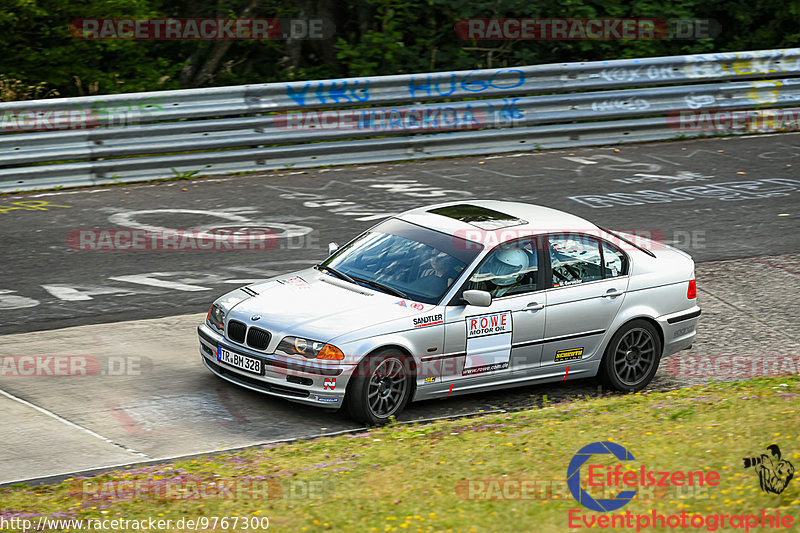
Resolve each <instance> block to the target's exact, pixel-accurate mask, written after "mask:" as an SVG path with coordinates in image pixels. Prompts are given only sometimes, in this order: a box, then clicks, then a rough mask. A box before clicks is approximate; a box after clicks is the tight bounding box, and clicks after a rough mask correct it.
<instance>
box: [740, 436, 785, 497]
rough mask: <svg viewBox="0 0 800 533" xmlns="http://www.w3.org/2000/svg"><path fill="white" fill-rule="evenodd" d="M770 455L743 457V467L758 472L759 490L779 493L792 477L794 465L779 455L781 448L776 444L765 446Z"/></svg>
mask: <svg viewBox="0 0 800 533" xmlns="http://www.w3.org/2000/svg"><path fill="white" fill-rule="evenodd" d="M767 450H769V453H770V455H767V454H765V453H762V454H761V457H745V458H743V459H742V461H744V467H745V468H752V469H753V470H755V471H756V474H758V481H759V483H760V485H761V490H763V491H764V492H771V493H772V494H780V493H781V492H783V491H784V489H786V486H787V485H789V482H790V481H791V480H792V478H793V477H794V465H793V464H792V463H790V462H789V461H787V460H786V459H783V458H782V457H781V449H780V447H779V446H778V445H777V444H770V445H769V446H767Z"/></svg>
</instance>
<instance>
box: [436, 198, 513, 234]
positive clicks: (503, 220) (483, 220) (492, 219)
mask: <svg viewBox="0 0 800 533" xmlns="http://www.w3.org/2000/svg"><path fill="white" fill-rule="evenodd" d="M428 213H433V214H435V215H442V216H445V217H448V218H454V219H456V220H460V221H461V222H466V223H467V224H472V225H473V226H475V227H478V228H481V229H485V230H493V229H500V228H507V227H509V226H519V225H520V224H525V223H526V221H524V220H522V219H519V218H517V217H512V216H511V215H507V214H505V213H501V212H500V211H495V210H494V209H487V208H486V207H481V206H478V205H470V204H458V205H448V206H447V207H439V208H437V209H431V210H430V211H428Z"/></svg>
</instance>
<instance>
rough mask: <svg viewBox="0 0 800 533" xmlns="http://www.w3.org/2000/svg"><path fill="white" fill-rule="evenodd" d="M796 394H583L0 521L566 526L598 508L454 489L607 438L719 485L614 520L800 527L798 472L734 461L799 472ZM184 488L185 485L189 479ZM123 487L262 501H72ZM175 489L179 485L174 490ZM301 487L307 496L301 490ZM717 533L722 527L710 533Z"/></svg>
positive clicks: (781, 389) (200, 472) (64, 497)
mask: <svg viewBox="0 0 800 533" xmlns="http://www.w3.org/2000/svg"><path fill="white" fill-rule="evenodd" d="M799 399H800V377H797V376H792V377H782V378H759V379H755V380H750V381H746V382H739V383H713V384H710V385H707V386H702V387H693V388H686V389H679V390H675V391H670V392H659V393H646V394H641V393H640V394H635V395H613V396H606V397H600V398H587V399H584V400H576V401H573V402H568V403H561V404H556V405H550V406H547V407H545V408H538V409H533V410H525V411H516V412H509V413H501V414H490V415H483V416H479V417H474V418H462V419H457V420H446V421H439V422H436V423H431V424H424V425H392V426H387V427H384V428H380V429H375V430H373V431H369V432H365V433H360V434H353V435H345V436H338V437H331V438H322V439H317V440H315V441H312V442H295V443H291V444H280V445H269V446H266V447H261V448H257V449H250V450H247V451H243V452H237V453H225V454H220V455H213V456H207V457H201V458H194V459H186V460H180V461H175V462H173V463H169V464H164V465H158V466H149V467H144V468H135V469H130V470H122V471H118V472H112V473H108V474H104V475H101V476H96V477H93V478H90V479H79V480H68V481H66V482H64V483H62V484H60V485H54V486H38V487H27V486H15V487H11V488H6V489H0V509H3V511H0V517H2V516H5V517H7V518H8V517H10V516H16V515H14V514H12V513H14V512H17V513H27V514H28V516H36V515H38V514H45V515H52V513H55V512H60V513H61V514H62V515H63V516H70V517H76V518H120V517H125V518H128V519H134V518H146V517H148V516H150V517H154V518H158V519H166V518H171V519H173V520H176V519H179V518H182V517H183V518H197V517H200V516H206V517H215V516H216V517H223V516H242V517H247V516H257V517H263V516H266V517H269V519H270V528H269V529H270V530H276V531H291V532H295V531H325V530H330V531H359V532H360V531H422V532H426V531H464V532H471V531H476V532H484V531H509V532H512V531H513V532H523V531H537V532H539V531H542V532H551V531H552V532H559V531H569V529H568V527H567V520H568V512H569V511H570V510H573V509H580V510H581V513H582V514H583V515H584V516H587V517H589V516H592V515H599V514H600V513H592V512H591V511H589V510H588V509H585V508H583V507H581V506H580V505H579V504H578V503H577V502H576V501H575V500H574V499H572V498H571V497H569V495H564V494H562V493H561V492H560V491H556V494H554V495H553V497H552V498H550V499H536V498H534V499H525V500H521V499H510V500H502V499H500V500H497V499H494V500H487V499H480V498H478V499H475V498H473V499H469V498H467V497H466V495H467V492H466V491H465V489H464V487H465V486H466V485H465V484H467V483H469V481H470V480H473V481H474V480H495V479H506V480H508V479H512V480H536V481H545V482H555V483H556V485H557V486H561V487H563V485H564V481H565V478H566V470H567V465H568V464H569V461H570V459H571V458H572V456H573V455H574V454H575V453H576V452H577V450H578V449H580V448H581V447H583V446H584V445H586V444H589V443H591V442H595V441H606V440H608V441H613V442H616V443H618V444H621V445H623V446H625V447H626V448H627V449H628V450H629V451H630V452H631V453H632V454H634V455H635V457H636V459H635V460H634V461H631V462H630V465H631V467H632V468H634V469H637V468H638V466H639V465H642V464H644V465H646V467H647V469H648V470H656V471H662V470H681V471H689V470H691V471H694V470H702V471H710V470H713V471H717V472H719V474H720V478H721V482H720V484H719V486H716V487H705V488H704V489H707V490H703V491H699V490H698V491H696V492H690V493H687V492H686V489H685V488H684V489H682V490H678V489H676V488H675V487H670V488H667V489H663V491H662V492H660V493H658V494H657V495H656V496H654V497H652V498H650V499H647V500H634V501H632V502H630V503H629V504H628V505H626V506H625V507H624V508H622V509H621V510H620V511H617V513H623V512H625V511H631V512H633V513H648V512H650V511H651V510H653V509H655V510H656V511H658V512H659V513H662V514H672V513H677V514H680V512H681V511H686V512H687V513H699V514H710V513H725V514H729V515H730V514H738V513H758V512H760V510H762V509H764V510H766V511H767V512H774V511H775V510H780V511H781V513H783V514H787V513H788V514H789V515H793V517H794V518H795V519H796V520H798V521H800V479H798V478H799V477H800V474H797V475H796V476H795V479H794V480H793V481H792V482H791V483H790V484H789V486H788V487H787V488H786V490H785V491H784V492H783V493H782V494H780V495H772V494H765V493H763V492H761V490H760V488H759V484H758V479H757V477H756V475H755V473H754V472H753V471H752V469H750V470H745V469H744V468H743V465H742V458H743V457H754V456H755V457H758V456H760V455H761V453H763V452H764V448H765V446H767V445H768V444H770V443H773V442H776V443H778V444H779V445H780V447H781V449H782V451H783V458H784V459H788V460H789V461H791V462H793V464H794V465H795V467H796V468H798V470H800V415H799V414H798V413H800V408H798V405H799V402H798V400H799ZM444 401H446V400H444ZM595 458H596V460H594V461H593V462H594V463H595V464H605V465H609V466H613V465H614V464H616V463H615V460H613V459H612V458H611V457H610V456H595ZM626 466H627V465H626ZM504 476H505V477H504ZM583 476H585V473H583ZM187 479H189V480H193V481H190V482H189V483H188V484H187V483H186V480H187ZM584 479H585V477H584ZM134 480H139V481H140V483H151V484H148V485H143V486H145V487H151V486H152V484H159V483H172V482H175V483H176V484H175V485H174V486H176V487H177V486H180V487H182V488H186V489H188V490H189V492H191V491H192V490H194V488H195V485H193V484H192V483H194V482H196V481H200V482H204V483H208V482H211V481H212V480H216V482H217V483H220V482H222V483H226V482H227V483H234V482H238V483H239V485H238V487H247V486H252V485H248V483H250V482H253V480H258V481H260V482H265V483H269V486H270V491H271V493H270V494H269V495H268V497H263V496H264V494H263V493H261V494H260V495H257V496H259V497H257V498H255V499H252V498H251V496H252V493H249V492H244V493H242V494H243V497H241V498H240V499H238V500H233V499H219V498H214V497H209V498H195V499H186V498H183V499H181V498H182V497H164V496H165V495H164V493H163V492H156V493H155V496H154V497H144V498H140V499H138V500H137V499H134V498H131V497H128V496H125V495H124V494H111V493H108V491H106V495H107V496H108V497H107V498H105V499H104V498H92V497H89V496H88V495H86V494H83V493H82V492H81V491H82V490H84V489H85V488H86V487H89V488H90V490H89V492H90V493H91V492H93V491H95V490H97V489H96V488H97V487H101V486H102V483H107V482H110V481H112V482H119V481H134ZM147 480H150V481H147ZM180 480H183V484H182V485H178V484H177V483H178V482H179V481H180ZM93 487H94V488H93ZM308 487H312V490H311V494H310V495H309V494H302V493H303V492H304V491H305V490H306V489H307V488H308ZM459 487H460V488H459ZM275 489H279V491H278V492H275ZM148 490H149V489H148ZM617 490H619V489H615V490H614V492H615V493H616V492H617ZM145 492H147V491H145ZM149 494H151V495H152V494H153V493H152V492H149ZM175 494H178V493H175ZM180 494H186V493H185V492H184V493H180ZM640 494H642V492H640ZM609 514H611V513H609ZM583 529H585V528H583ZM218 530H219V531H223V529H222V528H218ZM239 530H241V529H239ZM595 530H597V529H595ZM723 530H728V529H727V528H726V529H718V531H723ZM794 530H795V531H797V529H794ZM228 531H232V529H229V530H228ZM573 531H579V530H578V529H575V530H573ZM622 531H636V529H635V528H633V529H623V530H622ZM695 531H705V528H703V529H696V530H695ZM742 531H743V530H742ZM776 531H787V530H776Z"/></svg>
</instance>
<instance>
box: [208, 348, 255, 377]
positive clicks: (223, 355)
mask: <svg viewBox="0 0 800 533" xmlns="http://www.w3.org/2000/svg"><path fill="white" fill-rule="evenodd" d="M217 361H219V362H220V363H225V364H226V365H230V366H233V367H236V368H239V369H241V370H246V371H247V372H252V373H253V374H263V372H262V371H261V361H260V360H258V359H256V358H255V357H247V356H246V355H242V354H238V353H236V352H231V351H229V350H226V349H225V348H223V347H222V346H217Z"/></svg>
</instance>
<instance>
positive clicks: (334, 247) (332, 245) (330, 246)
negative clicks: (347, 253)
mask: <svg viewBox="0 0 800 533" xmlns="http://www.w3.org/2000/svg"><path fill="white" fill-rule="evenodd" d="M338 250H339V245H338V244H336V243H335V242H329V243H328V257H330V256H332V255H333V254H335V253H336V252H337V251H338Z"/></svg>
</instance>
